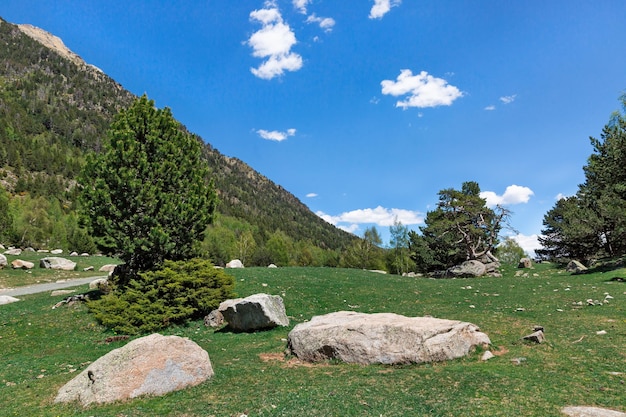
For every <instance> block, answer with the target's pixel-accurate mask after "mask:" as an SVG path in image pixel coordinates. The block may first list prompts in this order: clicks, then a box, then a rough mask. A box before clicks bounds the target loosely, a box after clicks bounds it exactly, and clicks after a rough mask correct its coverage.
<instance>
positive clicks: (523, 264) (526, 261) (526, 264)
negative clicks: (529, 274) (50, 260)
mask: <svg viewBox="0 0 626 417" xmlns="http://www.w3.org/2000/svg"><path fill="white" fill-rule="evenodd" d="M517 267H518V268H526V269H530V268H532V267H533V262H532V261H531V260H530V258H522V259H520V260H519V263H518V265H517Z"/></svg>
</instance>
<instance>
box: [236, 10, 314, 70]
mask: <svg viewBox="0 0 626 417" xmlns="http://www.w3.org/2000/svg"><path fill="white" fill-rule="evenodd" d="M250 19H251V20H255V21H257V22H259V23H261V24H262V25H263V27H262V28H261V29H259V30H258V31H256V32H254V33H253V34H252V36H250V39H248V42H247V43H248V45H249V46H250V47H251V48H252V55H253V56H255V57H257V58H265V59H266V60H265V61H264V62H263V63H262V64H261V65H260V66H259V67H258V68H251V69H250V71H252V73H253V74H254V75H255V76H257V77H259V78H263V79H266V80H270V79H272V78H274V77H277V76H280V75H282V74H283V73H284V72H285V71H297V70H299V69H300V68H302V57H301V56H300V55H298V54H296V53H295V52H291V48H292V47H293V46H294V45H295V44H296V43H297V40H296V35H295V34H294V32H293V31H292V30H291V28H290V27H289V25H288V24H286V23H285V22H284V21H283V18H282V16H281V14H280V11H279V10H278V8H276V6H275V3H273V2H269V1H268V2H265V8H264V9H260V10H254V11H252V12H251V13H250Z"/></svg>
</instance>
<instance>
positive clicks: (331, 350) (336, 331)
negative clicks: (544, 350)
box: [288, 311, 491, 364]
mask: <svg viewBox="0 0 626 417" xmlns="http://www.w3.org/2000/svg"><path fill="white" fill-rule="evenodd" d="M490 343H491V342H490V340H489V337H488V336H487V335H486V334H484V333H481V332H480V331H479V329H478V327H477V326H475V325H474V324H471V323H465V322H461V321H456V320H444V319H436V318H432V317H405V316H401V315H398V314H393V313H376V314H365V313H357V312H353V311H340V312H336V313H330V314H326V315H322V316H315V317H313V318H312V319H311V320H310V321H309V322H305V323H300V324H298V325H296V326H295V327H294V329H293V330H292V331H291V332H289V335H288V346H289V350H290V351H291V353H292V354H294V355H295V356H297V357H298V359H300V360H303V361H306V362H319V361H325V360H328V359H338V360H341V361H343V362H348V363H360V364H374V363H382V364H402V363H422V362H433V361H444V360H449V359H455V358H460V357H463V356H465V355H467V354H468V353H469V352H470V351H471V350H473V349H474V348H475V347H476V346H487V345H489V344H490Z"/></svg>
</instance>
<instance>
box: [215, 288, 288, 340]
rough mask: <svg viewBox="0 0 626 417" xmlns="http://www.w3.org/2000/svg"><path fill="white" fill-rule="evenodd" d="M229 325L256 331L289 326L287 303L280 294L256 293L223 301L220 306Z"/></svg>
mask: <svg viewBox="0 0 626 417" xmlns="http://www.w3.org/2000/svg"><path fill="white" fill-rule="evenodd" d="M218 310H219V311H220V313H222V315H223V316H224V320H225V321H226V322H228V325H229V326H230V327H231V328H232V329H233V330H236V331H244V332H250V331H256V330H263V329H270V328H273V327H276V326H289V319H288V318H287V314H286V313H285V304H284V303H283V299H282V298H281V297H280V296H278V295H269V294H254V295H251V296H249V297H246V298H236V299H233V300H226V301H224V302H222V303H221V304H220V306H219V308H218Z"/></svg>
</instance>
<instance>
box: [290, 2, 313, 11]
mask: <svg viewBox="0 0 626 417" xmlns="http://www.w3.org/2000/svg"><path fill="white" fill-rule="evenodd" d="M310 2H311V0H293V1H292V4H293V7H294V8H295V9H296V10H297V11H298V12H300V13H302V14H306V6H307V5H308V4H309V3H310Z"/></svg>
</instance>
